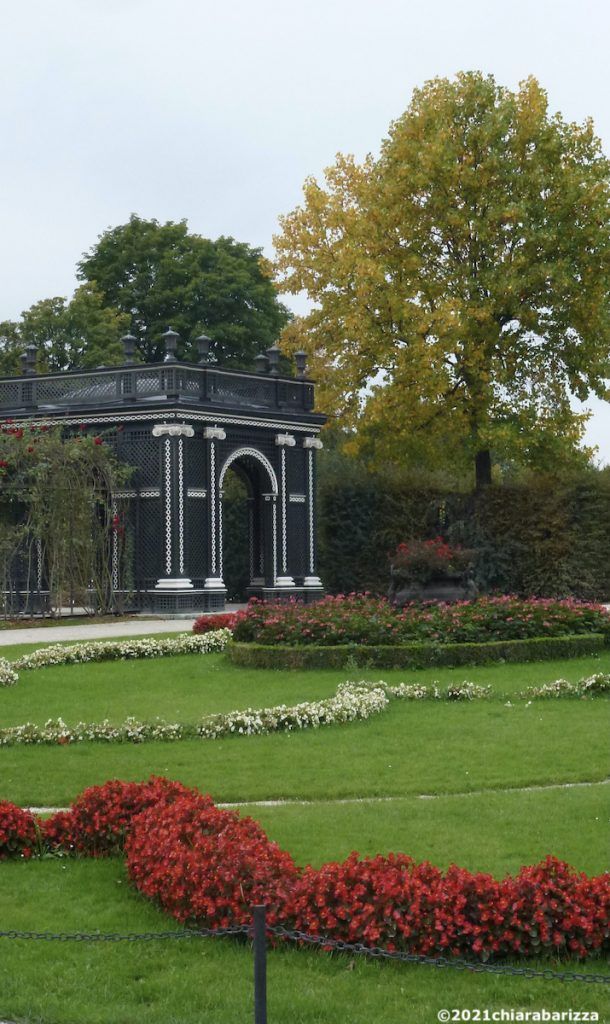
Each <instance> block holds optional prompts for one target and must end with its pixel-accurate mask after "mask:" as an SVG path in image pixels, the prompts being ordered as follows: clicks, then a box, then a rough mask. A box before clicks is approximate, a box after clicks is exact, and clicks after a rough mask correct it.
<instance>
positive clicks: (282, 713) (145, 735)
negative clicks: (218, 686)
mask: <svg viewBox="0 0 610 1024" xmlns="http://www.w3.org/2000/svg"><path fill="white" fill-rule="evenodd" d="M209 635H210V634H206V636H209ZM605 692H610V673H603V672H599V673H597V674H596V675H593V676H588V677H586V678H584V679H581V680H580V681H579V682H577V683H569V682H567V680H565V679H558V680H557V681H556V682H554V683H548V684H546V685H545V686H541V687H530V688H529V689H527V690H524V691H523V692H522V693H520V694H518V695H517V697H518V699H520V700H530V701H531V700H532V699H543V698H546V697H579V698H581V699H582V698H587V697H591V696H596V695H598V694H602V693H605ZM490 695H491V687H490V686H480V685H478V684H477V683H472V682H468V681H465V682H463V683H461V684H455V683H451V684H450V685H449V686H447V687H445V688H444V689H441V687H440V686H439V684H438V683H431V684H429V685H421V684H409V683H399V684H398V685H397V686H391V685H389V684H388V683H385V682H383V680H380V681H379V682H377V683H370V682H366V681H364V680H362V681H360V682H346V683H341V684H340V685H339V686H338V688H337V692H336V694H335V695H334V696H333V697H327V698H325V699H323V700H318V701H304V702H302V703H300V704H295V705H293V706H288V705H286V704H279V705H276V706H275V707H270V708H260V709H258V710H257V709H254V708H246V709H245V710H243V711H229V712H226V713H222V712H221V713H218V714H214V715H207V716H206V717H205V718H202V719H201V720H200V721H199V722H198V723H194V724H191V723H180V722H165V721H164V720H163V719H156V720H155V721H152V722H141V721H139V720H138V719H137V718H133V717H129V718H126V719H125V721H124V722H121V723H119V724H118V725H113V724H112V723H111V722H109V721H108V720H107V719H104V721H102V722H89V723H87V722H78V723H77V724H76V725H75V726H73V727H71V726H68V725H66V723H65V722H64V721H63V719H61V718H57V719H49V720H48V721H47V722H45V724H44V725H42V726H40V725H35V724H34V723H32V722H26V723H25V724H24V725H15V726H10V727H8V728H6V729H0V747H11V746H19V745H26V744H47V745H53V746H54V745H57V744H59V745H61V746H68V745H69V744H71V743H83V742H87V741H98V742H106V743H145V742H149V741H151V740H165V741H175V740H184V739H204V740H215V739H221V738H223V737H226V736H265V735H268V734H269V733H272V732H293V731H295V730H297V729H318V728H320V727H321V726H324V725H340V724H343V723H345V722H353V721H356V720H358V719H359V720H361V721H364V720H366V719H368V718H371V717H372V716H373V715H376V714H379V713H380V712H382V711H385V709H386V708H387V707H388V705H389V703H390V701H391V700H393V699H394V700H418V701H421V700H443V701H472V700H485V699H487V698H489V697H490ZM507 706H509V707H510V706H511V702H510V701H508V702H507Z"/></svg>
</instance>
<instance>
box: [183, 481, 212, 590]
mask: <svg viewBox="0 0 610 1024" xmlns="http://www.w3.org/2000/svg"><path fill="white" fill-rule="evenodd" d="M208 516H209V510H208V499H207V498H187V499H186V522H185V528H186V538H185V541H186V543H185V547H186V574H187V576H189V577H190V578H191V580H192V581H193V583H194V585H195V586H199V585H203V580H204V579H205V577H206V576H207V575H209V574H208V567H207V533H208V528H209V527H208ZM196 581H199V582H196Z"/></svg>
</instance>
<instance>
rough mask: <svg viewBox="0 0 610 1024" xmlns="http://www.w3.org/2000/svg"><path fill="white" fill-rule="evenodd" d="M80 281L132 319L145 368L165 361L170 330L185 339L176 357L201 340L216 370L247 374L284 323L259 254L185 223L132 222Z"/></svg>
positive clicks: (106, 237)
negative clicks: (207, 341)
mask: <svg viewBox="0 0 610 1024" xmlns="http://www.w3.org/2000/svg"><path fill="white" fill-rule="evenodd" d="M78 276H79V278H80V279H81V280H83V281H87V282H89V283H90V284H92V285H94V286H95V287H96V288H97V289H99V290H100V292H101V293H102V295H103V296H104V301H105V303H106V305H107V306H111V307H113V308H114V309H116V310H119V311H120V312H121V313H124V314H126V315H127V316H128V317H129V321H130V323H129V326H130V330H131V332H132V334H134V335H135V337H136V339H137V348H138V351H139V353H140V355H141V357H142V359H143V360H144V361H146V362H154V361H157V360H160V359H162V358H163V342H162V340H161V334H162V333H163V332H164V331H166V330H167V328H168V326H171V327H172V328H173V330H175V331H177V332H178V333H179V334H180V336H181V339H182V348H181V349H179V355H180V356H183V355H185V354H187V353H188V352H189V348H190V344H191V343H192V342H193V341H194V339H195V338H196V336H197V335H198V334H201V333H204V334H207V335H208V336H209V337H210V338H211V339H212V341H213V343H214V344H213V353H214V355H215V357H216V359H217V360H218V362H220V363H222V364H223V365H226V366H250V365H251V363H252V360H253V359H254V357H255V356H256V355H257V354H258V353H259V352H263V351H264V350H265V349H267V348H269V347H270V346H271V345H273V344H274V343H275V342H276V341H277V339H278V337H279V334H280V331H281V330H282V328H283V327H284V325H285V324H286V323H287V322H288V319H289V313H288V310H287V309H286V308H285V307H284V306H283V305H282V304H281V303H280V302H279V301H278V298H277V293H276V289H275V287H274V285H273V283H272V281H271V278H270V276H269V274H268V273H267V272H266V270H265V267H264V263H263V262H262V260H261V250H260V249H256V248H252V247H251V246H250V245H248V244H246V243H245V242H236V241H235V240H234V239H233V238H225V237H221V238H218V239H216V241H212V240H210V239H208V238H203V237H201V236H200V235H196V234H191V233H190V232H189V231H188V227H187V223H186V221H180V222H178V223H173V222H171V221H168V222H167V223H166V224H160V223H159V222H158V221H156V220H144V219H142V218H140V217H137V216H135V215H132V217H131V218H130V220H129V222H128V223H127V224H122V225H120V226H119V227H116V228H112V229H110V230H109V231H106V232H104V234H102V235H100V237H99V239H98V241H97V243H96V244H95V245H94V246H93V248H92V249H91V250H90V251H89V252H88V253H86V254H85V255H84V256H83V258H82V260H81V261H80V263H79V264H78Z"/></svg>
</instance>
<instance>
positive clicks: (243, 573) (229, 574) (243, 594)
mask: <svg viewBox="0 0 610 1024" xmlns="http://www.w3.org/2000/svg"><path fill="white" fill-rule="evenodd" d="M222 525H223V531H222V532H223V537H222V544H223V553H224V557H223V579H224V584H225V587H226V588H227V601H229V602H231V603H239V604H241V603H243V602H244V601H247V600H248V587H249V586H250V583H251V578H250V544H251V538H250V529H251V524H250V496H249V492H248V485H247V483H246V481H245V480H244V478H243V476H242V475H241V474H240V473H239V471H238V469H237V467H236V466H235V465H233V466H231V468H230V469H229V471H228V473H227V474H226V476H225V479H224V483H223V487H222Z"/></svg>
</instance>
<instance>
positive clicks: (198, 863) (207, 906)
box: [126, 794, 297, 928]
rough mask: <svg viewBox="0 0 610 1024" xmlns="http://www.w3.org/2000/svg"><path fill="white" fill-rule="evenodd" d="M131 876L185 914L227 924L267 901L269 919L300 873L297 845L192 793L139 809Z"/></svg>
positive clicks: (187, 918) (131, 843)
mask: <svg viewBox="0 0 610 1024" xmlns="http://www.w3.org/2000/svg"><path fill="white" fill-rule="evenodd" d="M126 855H127V870H128V873H129V877H130V879H131V880H132V882H134V884H135V885H136V887H137V888H138V889H139V890H140V892H141V893H143V895H145V896H148V898H149V899H153V900H154V901H155V902H156V903H158V904H159V906H161V907H163V909H164V910H165V911H167V912H168V913H169V914H171V915H172V917H175V918H177V919H178V920H179V921H184V922H189V923H192V924H196V923H200V924H205V926H206V927H220V928H225V927H228V926H229V925H232V924H243V923H246V922H249V921H250V920H251V917H252V909H251V908H252V905H253V904H260V903H265V904H266V905H267V907H268V914H269V923H270V924H273V923H275V922H276V921H277V915H278V908H279V906H280V905H281V904H282V903H283V902H284V901H285V900H286V899H287V896H288V892H289V889H290V888H291V886H292V885H293V884H294V881H295V879H296V877H297V869H296V866H295V864H294V862H293V860H292V857H291V856H290V854H289V853H286V852H284V851H283V850H281V849H280V848H279V846H278V845H277V844H276V843H272V842H271V841H270V840H269V839H268V838H267V836H266V834H265V833H264V832H263V830H262V828H261V827H260V826H259V825H258V824H257V823H256V822H255V821H253V820H252V819H251V818H239V817H238V815H237V814H235V813H234V812H232V811H223V810H220V809H219V808H217V807H215V806H214V804H213V803H212V801H211V800H210V798H209V797H201V796H200V795H199V794H195V795H193V794H190V795H186V796H184V797H182V798H180V799H178V800H176V802H175V803H173V804H172V806H171V807H168V806H161V807H159V806H154V807H151V808H150V809H149V810H148V811H145V812H144V813H143V814H141V815H139V816H138V817H137V818H136V819H135V820H134V823H133V828H132V830H131V833H130V834H129V836H128V839H127V843H126Z"/></svg>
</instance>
